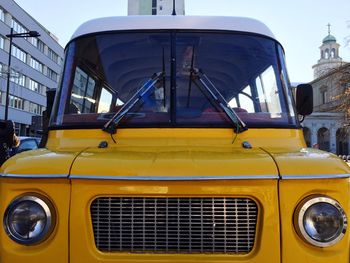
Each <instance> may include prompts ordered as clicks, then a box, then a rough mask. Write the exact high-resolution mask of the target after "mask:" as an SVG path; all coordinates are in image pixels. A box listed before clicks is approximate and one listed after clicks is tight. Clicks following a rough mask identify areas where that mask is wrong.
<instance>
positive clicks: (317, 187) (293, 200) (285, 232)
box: [279, 179, 350, 263]
mask: <svg viewBox="0 0 350 263" xmlns="http://www.w3.org/2000/svg"><path fill="white" fill-rule="evenodd" d="M279 192H280V205H281V208H280V215H281V233H282V245H281V247H282V258H283V263H294V262H317V263H329V262H337V263H348V262H349V244H350V238H349V229H347V231H346V233H345V236H344V237H343V239H342V240H341V241H340V242H339V243H338V244H335V245H334V246H331V247H326V248H318V247H315V246H312V245H310V244H308V243H306V242H305V241H303V240H302V239H301V238H300V237H299V236H298V234H297V232H296V231H295V228H294V225H293V214H294V210H295V208H296V206H297V205H298V203H299V202H300V201H302V200H303V199H304V198H306V197H307V196H310V195H313V194H318V195H319V194H323V195H326V196H328V197H331V198H333V199H335V200H336V201H338V202H339V203H340V205H341V206H342V207H343V208H344V210H345V213H346V214H347V217H348V220H349V216H350V214H349V211H350V202H349V179H328V180H282V181H281V182H280V190H279Z"/></svg>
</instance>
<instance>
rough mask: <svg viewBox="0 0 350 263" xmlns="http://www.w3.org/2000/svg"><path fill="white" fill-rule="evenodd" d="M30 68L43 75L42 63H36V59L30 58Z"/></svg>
mask: <svg viewBox="0 0 350 263" xmlns="http://www.w3.org/2000/svg"><path fill="white" fill-rule="evenodd" d="M30 66H31V67H32V68H33V69H36V70H37V71H40V72H41V73H43V70H44V65H43V64H42V63H40V62H39V61H37V60H36V59H34V58H30Z"/></svg>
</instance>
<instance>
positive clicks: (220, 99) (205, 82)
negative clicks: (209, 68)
mask: <svg viewBox="0 0 350 263" xmlns="http://www.w3.org/2000/svg"><path fill="white" fill-rule="evenodd" d="M191 76H192V81H193V82H194V84H195V85H196V86H197V87H198V88H199V89H200V90H201V91H202V92H203V87H204V89H205V91H206V92H207V93H208V94H209V95H210V97H209V99H210V101H212V102H214V103H215V104H216V105H217V106H218V107H220V108H221V109H222V110H223V111H224V112H225V113H226V115H227V117H229V119H230V120H231V122H232V124H234V128H235V131H236V132H237V133H239V132H243V131H245V130H247V129H248V128H247V125H246V124H245V123H244V122H243V121H242V120H241V118H240V117H239V116H238V115H237V113H236V112H235V111H234V110H233V109H232V108H231V107H230V106H229V105H228V103H227V101H226V100H225V98H224V96H222V94H221V93H220V91H218V89H217V88H216V87H215V85H214V83H213V82H212V81H211V80H210V79H209V78H208V76H207V75H205V74H204V73H203V72H202V71H201V70H198V69H195V68H192V69H191ZM198 81H199V82H200V83H198ZM203 94H205V92H203Z"/></svg>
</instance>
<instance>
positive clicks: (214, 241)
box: [91, 197, 258, 254]
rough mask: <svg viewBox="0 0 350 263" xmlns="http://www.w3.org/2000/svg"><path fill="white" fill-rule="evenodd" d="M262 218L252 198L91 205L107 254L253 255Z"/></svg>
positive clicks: (101, 201) (99, 243) (98, 202)
mask: <svg viewBox="0 0 350 263" xmlns="http://www.w3.org/2000/svg"><path fill="white" fill-rule="evenodd" d="M257 213H258V209H257V205H256V203H255V202H254V201H253V200H251V199H247V198H227V197H223V198H148V197H147V198H142V197H141V198H138V197H136V198H134V197H122V198H119V197H101V198H97V199H95V200H94V201H93V202H92V204H91V216H92V224H93V230H94V236H95V244H96V246H97V248H98V249H99V250H100V251H103V252H129V253H165V254H167V253H248V252H249V251H251V249H252V248H253V245H254V238H255V229H256V221H257Z"/></svg>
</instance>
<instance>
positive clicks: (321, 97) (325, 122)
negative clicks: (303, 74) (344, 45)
mask: <svg viewBox="0 0 350 263" xmlns="http://www.w3.org/2000/svg"><path fill="white" fill-rule="evenodd" d="M339 46H340V45H339V44H338V43H337V42H336V38H335V37H334V36H332V35H331V34H330V32H328V36H326V37H325V38H324V39H323V41H322V45H321V47H320V59H319V60H318V63H317V64H316V65H314V66H313V69H314V76H315V79H314V80H313V81H312V82H311V83H310V84H311V85H312V87H313V93H314V101H313V102H314V112H313V114H311V115H310V116H308V117H306V119H305V121H304V122H303V126H304V136H305V140H306V142H307V144H308V146H313V147H318V148H320V149H322V150H325V151H329V152H332V153H335V154H338V155H347V154H350V127H349V119H347V118H346V115H345V112H343V111H341V110H339V103H340V100H339V99H337V98H339V96H341V95H342V93H343V92H344V89H345V88H346V87H348V86H349V85H350V83H341V81H340V78H341V77H342V74H343V73H344V72H345V71H347V72H350V63H346V62H344V61H342V59H341V58H340V56H339Z"/></svg>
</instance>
